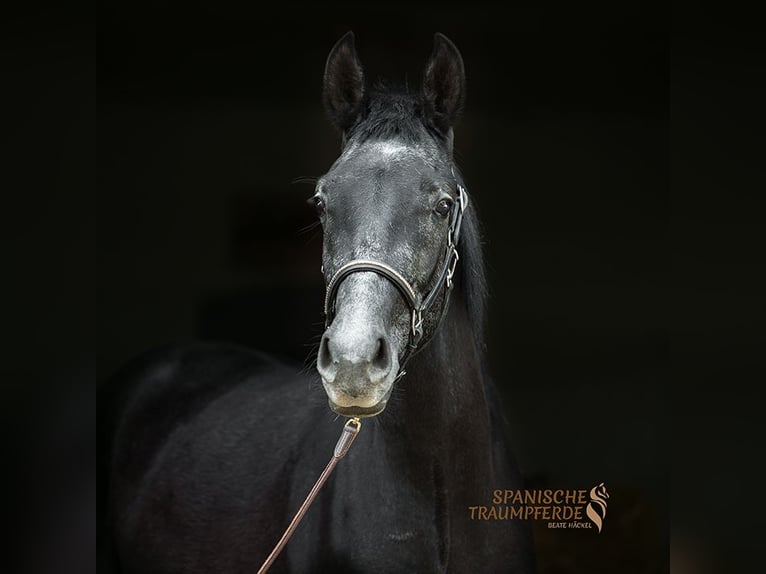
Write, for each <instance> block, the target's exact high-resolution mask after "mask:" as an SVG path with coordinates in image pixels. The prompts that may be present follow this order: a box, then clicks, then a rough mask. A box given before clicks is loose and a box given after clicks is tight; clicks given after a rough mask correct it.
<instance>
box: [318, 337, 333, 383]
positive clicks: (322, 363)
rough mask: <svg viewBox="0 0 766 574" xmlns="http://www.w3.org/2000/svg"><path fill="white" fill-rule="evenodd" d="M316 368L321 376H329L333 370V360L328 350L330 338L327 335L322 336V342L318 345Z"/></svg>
mask: <svg viewBox="0 0 766 574" xmlns="http://www.w3.org/2000/svg"><path fill="white" fill-rule="evenodd" d="M317 367H318V368H319V371H320V373H323V374H330V373H331V371H332V370H333V368H334V360H333V356H332V351H331V350H330V338H329V337H328V336H327V335H324V336H322V342H321V343H319V354H318V356H317Z"/></svg>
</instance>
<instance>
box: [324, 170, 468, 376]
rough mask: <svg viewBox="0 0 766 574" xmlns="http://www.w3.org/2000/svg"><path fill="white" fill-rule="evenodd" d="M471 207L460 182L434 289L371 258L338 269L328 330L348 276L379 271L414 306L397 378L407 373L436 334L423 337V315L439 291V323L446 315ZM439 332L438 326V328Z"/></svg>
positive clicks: (328, 305) (331, 286) (330, 288)
mask: <svg viewBox="0 0 766 574" xmlns="http://www.w3.org/2000/svg"><path fill="white" fill-rule="evenodd" d="M467 207H468V192H467V191H466V189H465V187H463V186H462V185H461V184H460V183H457V202H456V204H455V205H454V206H453V207H452V209H451V211H450V222H449V231H448V233H447V248H446V252H445V255H444V261H443V263H442V267H441V270H440V271H439V274H438V279H437V281H436V283H435V284H434V286H433V287H432V288H431V290H430V291H429V292H428V293H427V294H425V295H424V296H421V294H419V293H417V292H416V291H415V289H414V288H413V287H412V284H411V283H410V282H409V281H407V279H406V278H405V277H404V276H403V275H402V274H401V273H399V272H398V271H397V270H396V269H394V268H393V267H391V266H389V265H386V264H385V263H381V262H380V261H372V260H367V259H355V260H354V261H350V262H349V263H346V264H345V265H343V266H342V267H341V268H340V269H338V270H337V271H336V272H335V274H334V275H333V276H332V278H331V279H330V282H329V283H328V284H327V293H326V295H325V300H324V314H325V329H327V328H328V327H329V326H330V324H331V323H332V321H333V318H334V317H335V301H336V299H337V297H338V289H339V288H340V284H341V283H342V282H343V280H344V279H347V278H348V277H349V275H351V274H352V273H361V272H370V273H377V274H378V275H380V276H381V277H384V278H386V279H388V280H389V281H390V282H391V283H393V284H394V287H396V289H397V291H399V293H400V294H401V296H402V298H403V299H404V302H405V303H406V304H407V306H408V307H409V309H410V313H411V315H412V318H411V322H410V335H409V342H408V344H407V348H406V349H405V351H404V353H403V355H402V357H401V358H400V360H399V373H398V374H397V375H396V379H400V378H401V377H403V376H404V375H405V374H406V371H405V370H404V366H405V364H406V363H407V361H408V360H409V359H410V358H412V356H413V355H414V353H415V352H416V351H417V350H418V349H419V348H421V347H422V346H423V345H425V344H426V343H427V342H428V341H429V340H430V339H431V337H432V336H433V333H431V334H430V335H429V336H428V337H427V338H425V339H424V338H423V316H424V315H425V314H426V313H428V311H429V310H430V309H431V307H432V306H433V304H434V303H435V302H436V300H437V299H438V297H439V293H441V292H442V290H444V293H445V295H444V304H443V306H442V314H441V316H440V318H439V322H441V319H442V318H443V317H444V313H446V310H447V300H448V298H449V294H450V292H451V290H452V284H453V281H452V279H453V277H454V275H455V268H456V267H457V262H458V260H459V259H460V256H459V255H458V252H457V244H458V240H459V239H460V226H461V224H462V222H463V213H464V212H465V210H466V208H467ZM434 331H435V329H434Z"/></svg>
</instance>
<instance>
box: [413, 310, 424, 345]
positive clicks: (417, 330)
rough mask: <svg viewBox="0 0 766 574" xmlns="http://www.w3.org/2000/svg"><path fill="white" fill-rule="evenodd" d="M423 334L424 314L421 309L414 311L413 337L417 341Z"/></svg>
mask: <svg viewBox="0 0 766 574" xmlns="http://www.w3.org/2000/svg"><path fill="white" fill-rule="evenodd" d="M422 334H423V312H422V311H421V310H420V309H413V310H412V337H413V339H417V338H418V336H419V335H422Z"/></svg>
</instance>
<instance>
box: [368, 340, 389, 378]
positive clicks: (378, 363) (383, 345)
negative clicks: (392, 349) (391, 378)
mask: <svg viewBox="0 0 766 574" xmlns="http://www.w3.org/2000/svg"><path fill="white" fill-rule="evenodd" d="M390 362H391V361H390V353H389V349H388V343H387V342H386V339H385V338H383V337H380V338H379V339H378V342H377V350H376V351H375V355H374V357H373V359H372V366H373V367H375V368H376V369H380V370H382V371H388V369H389V368H390Z"/></svg>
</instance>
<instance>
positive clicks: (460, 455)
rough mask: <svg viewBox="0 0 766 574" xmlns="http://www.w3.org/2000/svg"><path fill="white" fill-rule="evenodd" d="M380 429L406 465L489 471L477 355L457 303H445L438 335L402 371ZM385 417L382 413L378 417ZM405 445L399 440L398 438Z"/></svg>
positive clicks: (485, 408)
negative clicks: (401, 452) (402, 451)
mask: <svg viewBox="0 0 766 574" xmlns="http://www.w3.org/2000/svg"><path fill="white" fill-rule="evenodd" d="M407 372H408V374H407V375H406V376H405V377H404V379H403V380H402V381H401V382H400V383H399V385H401V388H399V389H395V390H394V394H395V395H394V396H393V397H392V400H391V401H389V406H388V409H391V410H392V411H393V412H391V413H390V414H391V415H392V416H391V417H390V419H388V420H386V421H381V425H380V426H381V430H382V432H383V433H384V434H387V435H389V436H387V437H385V439H386V443H388V445H389V447H391V448H394V449H396V448H399V449H405V450H406V453H407V454H406V455H405V456H404V458H403V459H399V460H408V461H409V462H410V463H414V464H420V463H426V462H427V461H430V463H429V464H440V465H442V467H443V468H449V467H453V468H454V467H455V465H459V466H462V465H472V466H473V468H475V469H476V470H482V469H483V470H485V471H486V472H488V473H490V472H491V455H490V442H491V435H490V420H489V408H488V404H487V398H486V392H485V388H484V378H483V375H482V364H481V354H480V352H479V350H478V349H477V346H476V342H475V340H474V336H473V332H472V329H471V325H470V322H469V320H468V317H467V315H466V311H465V306H464V305H463V303H462V301H460V300H458V299H455V300H453V301H452V302H451V305H450V309H449V312H448V313H447V316H446V317H445V318H444V320H443V323H442V325H440V327H439V330H438V332H437V333H436V335H435V336H434V338H433V339H432V340H431V342H430V343H429V344H428V346H427V347H426V348H424V349H423V350H422V351H421V352H420V353H419V354H418V355H416V356H415V357H413V358H412V360H411V361H410V363H409V364H408V366H407ZM384 414H385V413H384ZM403 438H404V439H405V440H402V439H403Z"/></svg>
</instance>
